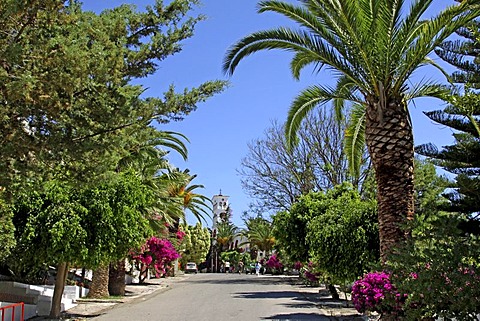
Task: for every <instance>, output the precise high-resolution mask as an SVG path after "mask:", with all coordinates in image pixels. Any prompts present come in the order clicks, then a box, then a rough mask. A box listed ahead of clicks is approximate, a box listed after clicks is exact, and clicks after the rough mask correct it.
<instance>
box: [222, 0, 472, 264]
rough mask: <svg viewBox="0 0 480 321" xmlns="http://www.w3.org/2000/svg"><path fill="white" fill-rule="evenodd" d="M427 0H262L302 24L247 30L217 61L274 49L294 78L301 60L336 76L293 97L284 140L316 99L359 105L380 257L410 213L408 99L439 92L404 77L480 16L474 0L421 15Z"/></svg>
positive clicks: (230, 63)
mask: <svg viewBox="0 0 480 321" xmlns="http://www.w3.org/2000/svg"><path fill="white" fill-rule="evenodd" d="M431 4H432V0H426V1H425V0H422V1H413V2H412V5H411V7H410V8H409V10H406V9H405V2H404V1H390V0H379V1H374V2H372V1H369V0H346V1H333V0H319V1H313V0H305V1H303V2H302V4H301V5H293V4H290V3H287V2H281V1H275V0H273V1H262V2H260V4H259V12H269V11H271V12H275V13H279V14H281V15H283V16H285V17H287V18H289V19H291V20H293V21H294V22H296V23H297V24H298V25H299V26H300V27H301V28H300V29H292V28H276V29H272V30H266V31H259V32H255V33H253V34H251V35H249V36H246V37H244V38H243V39H241V40H240V41H238V42H237V43H236V44H235V45H233V46H232V47H231V48H230V49H229V51H228V52H227V55H226V57H225V61H224V65H223V67H224V70H225V71H227V72H229V73H233V72H234V71H235V69H236V68H237V66H238V64H239V62H240V61H241V60H242V59H243V58H245V57H247V56H248V55H250V54H252V53H254V52H258V51H262V50H270V49H281V50H286V51H291V52H293V53H294V56H293V59H292V61H291V64H290V67H291V70H292V74H293V76H294V77H295V78H299V76H300V72H301V71H302V70H303V69H304V67H306V66H308V65H313V66H314V68H315V69H314V70H315V72H320V71H322V70H323V69H328V70H330V71H333V72H334V75H337V84H336V86H335V88H331V87H328V86H320V85H315V86H311V87H309V88H307V89H305V90H304V91H302V92H301V93H300V94H299V95H298V96H297V98H296V99H295V100H294V101H293V103H292V105H291V108H290V111H289V115H288V120H287V125H286V135H287V140H288V141H289V143H290V145H294V143H295V142H296V139H295V133H296V132H297V130H298V128H299V126H300V123H301V120H302V119H303V118H304V117H305V116H306V115H307V113H308V112H309V111H310V110H311V109H312V108H314V107H316V106H319V105H322V104H325V103H326V102H329V101H331V100H341V101H349V102H353V103H354V104H356V107H357V108H360V111H361V113H360V115H361V117H357V123H358V124H359V125H362V124H363V125H364V126H365V130H364V132H363V133H364V135H365V141H366V144H367V147H368V150H369V153H370V157H371V160H372V165H373V168H374V171H375V178H376V183H377V186H378V193H377V199H378V219H379V233H380V246H381V256H382V260H383V261H385V260H386V259H387V254H388V253H389V252H390V250H391V249H392V248H393V247H395V246H396V245H398V244H399V242H403V240H404V237H405V233H404V231H402V228H401V226H402V225H403V223H404V222H405V221H406V219H407V218H412V217H413V214H414V185H413V177H414V175H413V168H414V151H413V146H414V145H413V133H412V127H411V121H410V115H409V112H408V106H407V102H408V101H409V100H411V99H413V98H416V97H421V96H430V97H441V96H443V94H444V93H445V92H446V90H445V88H443V87H442V86H439V85H437V84H435V83H432V82H428V81H420V83H418V84H414V85H411V76H412V74H413V73H414V72H415V71H417V70H418V69H419V68H420V67H421V66H424V65H433V66H437V65H436V64H435V62H434V61H433V60H432V59H430V58H429V57H428V55H429V54H431V53H432V52H433V51H434V49H435V48H436V47H437V46H439V45H440V44H441V43H442V42H443V41H444V40H445V39H446V38H447V37H449V36H450V35H452V34H453V33H454V32H455V30H457V29H458V28H460V27H461V26H464V25H465V24H466V23H468V22H469V21H471V20H472V19H474V18H476V17H478V16H479V15H480V10H479V8H478V4H477V2H476V1H475V0H466V1H462V2H461V3H460V4H459V5H455V6H451V7H448V8H447V9H445V10H444V11H442V12H440V13H439V14H438V15H437V16H435V17H433V18H431V19H425V17H424V13H425V12H426V11H427V10H428V9H430V8H431V7H432V6H431ZM357 115H358V114H357ZM360 128H361V127H360ZM358 132H359V133H360V134H361V132H362V130H361V129H360V130H359V131H358ZM360 146H361V147H362V148H363V146H362V145H360Z"/></svg>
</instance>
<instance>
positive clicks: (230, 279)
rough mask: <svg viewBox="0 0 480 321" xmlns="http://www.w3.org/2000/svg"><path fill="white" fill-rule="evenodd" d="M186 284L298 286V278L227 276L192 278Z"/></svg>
mask: <svg viewBox="0 0 480 321" xmlns="http://www.w3.org/2000/svg"><path fill="white" fill-rule="evenodd" d="M184 282H188V283H205V284H259V283H260V284H272V283H283V284H297V282H298V280H297V278H286V277H272V276H268V277H263V276H261V277H257V276H254V275H252V276H244V275H238V274H233V275H230V276H229V275H226V276H225V278H223V279H195V278H190V279H188V280H186V281H184Z"/></svg>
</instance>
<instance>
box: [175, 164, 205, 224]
mask: <svg viewBox="0 0 480 321" xmlns="http://www.w3.org/2000/svg"><path fill="white" fill-rule="evenodd" d="M170 173H176V174H177V176H179V177H182V178H183V179H181V180H177V181H172V182H170V184H169V186H168V188H167V190H168V194H169V195H170V196H171V197H179V198H180V199H181V202H182V207H183V210H184V211H185V210H189V211H190V212H191V213H192V214H193V215H194V216H195V218H196V219H197V220H198V221H199V222H200V223H201V221H202V220H203V221H204V222H205V223H206V222H207V221H206V220H205V216H204V215H206V216H207V217H210V214H209V213H210V212H211V211H212V209H211V206H210V205H211V201H210V199H209V198H208V197H206V196H205V195H202V194H198V193H195V190H196V189H199V188H204V186H203V185H200V184H192V185H191V183H192V181H193V180H194V179H195V178H196V177H197V175H190V170H188V169H185V170H184V171H181V172H180V171H179V170H178V168H177V169H175V170H173V171H171V172H170Z"/></svg>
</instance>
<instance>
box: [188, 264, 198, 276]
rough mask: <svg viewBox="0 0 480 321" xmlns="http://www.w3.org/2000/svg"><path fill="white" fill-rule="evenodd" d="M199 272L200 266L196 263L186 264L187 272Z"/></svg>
mask: <svg viewBox="0 0 480 321" xmlns="http://www.w3.org/2000/svg"><path fill="white" fill-rule="evenodd" d="M197 272H198V267H197V264H196V263H193V262H188V263H187V265H185V273H195V274H197Z"/></svg>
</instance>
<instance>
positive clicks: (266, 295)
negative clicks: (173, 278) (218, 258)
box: [91, 274, 350, 321]
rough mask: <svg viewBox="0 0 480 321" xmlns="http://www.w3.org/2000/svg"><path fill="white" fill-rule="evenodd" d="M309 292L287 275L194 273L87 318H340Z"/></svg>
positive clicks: (112, 320) (115, 320) (160, 320)
mask: <svg viewBox="0 0 480 321" xmlns="http://www.w3.org/2000/svg"><path fill="white" fill-rule="evenodd" d="M316 293H317V296H318V290H316ZM312 296H314V293H312V292H311V291H310V292H309V290H308V288H304V287H299V286H293V285H292V279H291V278H289V277H272V276H255V275H239V274H195V275H190V276H189V277H188V278H186V279H185V280H183V281H181V282H178V283H175V284H173V285H172V286H170V289H169V290H168V291H163V292H159V293H154V294H152V295H149V296H147V297H144V298H142V299H141V300H137V301H133V302H129V303H126V304H122V305H118V306H115V307H114V308H113V309H111V310H108V312H107V313H105V314H102V315H101V316H99V317H96V318H93V319H91V320H95V321H127V320H128V321H132V320H138V321H154V320H155V321H163V320H165V321H184V320H188V321H201V320H208V321H217V320H218V321H220V320H221V321H223V320H243V321H253V320H339V319H338V318H333V317H331V316H329V315H328V314H327V313H326V312H325V310H323V309H321V308H320V307H319V304H318V302H315V301H314V300H312V299H311V297H312ZM309 297H310V298H309ZM342 319H343V318H342ZM349 319H350V318H349Z"/></svg>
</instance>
